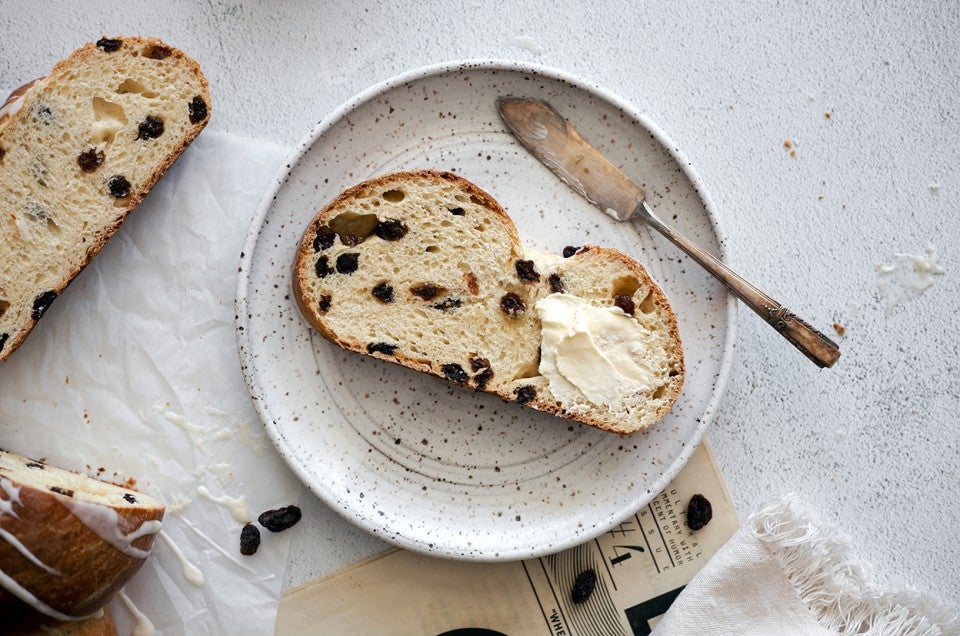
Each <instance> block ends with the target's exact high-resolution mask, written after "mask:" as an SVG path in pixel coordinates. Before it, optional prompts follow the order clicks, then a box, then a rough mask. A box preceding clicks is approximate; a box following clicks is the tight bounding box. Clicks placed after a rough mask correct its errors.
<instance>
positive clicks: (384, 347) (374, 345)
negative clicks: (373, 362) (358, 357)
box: [367, 342, 397, 356]
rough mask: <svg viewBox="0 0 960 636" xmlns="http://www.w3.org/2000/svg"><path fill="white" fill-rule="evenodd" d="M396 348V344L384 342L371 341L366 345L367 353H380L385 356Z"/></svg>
mask: <svg viewBox="0 0 960 636" xmlns="http://www.w3.org/2000/svg"><path fill="white" fill-rule="evenodd" d="M396 350H397V345H395V344H388V343H386V342H371V343H370V344H368V345H367V353H382V354H383V355H385V356H392V355H393V352H394V351H396Z"/></svg>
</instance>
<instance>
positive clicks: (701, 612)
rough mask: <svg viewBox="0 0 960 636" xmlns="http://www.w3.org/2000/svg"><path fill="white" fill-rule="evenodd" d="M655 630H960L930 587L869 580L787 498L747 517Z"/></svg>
mask: <svg viewBox="0 0 960 636" xmlns="http://www.w3.org/2000/svg"><path fill="white" fill-rule="evenodd" d="M653 634H654V636H680V635H682V636H689V635H693V634H711V635H713V636H719V635H725V634H731V635H732V634H736V635H757V636H760V635H779V634H789V635H797V636H837V635H840V636H848V635H849V636H853V635H857V636H947V635H955V634H960V617H958V615H957V614H956V610H955V609H954V608H950V607H948V606H947V605H946V604H945V603H942V602H940V601H938V600H936V599H934V598H931V597H930V596H929V595H926V594H923V593H921V592H917V591H915V590H910V589H887V588H883V587H880V586H878V585H875V584H873V583H870V582H869V581H867V580H866V579H865V577H864V574H863V568H862V567H861V565H860V564H859V563H858V562H857V561H856V559H855V558H854V557H853V555H852V549H851V544H850V542H849V541H848V540H847V539H845V538H844V537H843V536H842V535H841V533H840V532H839V531H838V530H837V529H835V528H832V527H830V526H828V525H826V524H823V523H822V522H821V521H820V520H818V519H817V518H816V517H815V515H813V514H812V513H811V512H809V511H808V510H806V509H804V508H803V506H802V505H801V504H800V503H799V502H798V501H797V500H796V499H795V498H793V497H787V498H784V499H782V500H779V501H775V502H773V503H771V504H769V505H767V506H766V507H764V508H763V509H762V510H760V511H759V512H758V513H756V514H754V515H753V516H751V517H750V519H749V520H748V522H747V523H746V524H744V526H743V527H742V528H741V529H740V530H739V531H738V532H737V533H736V534H735V535H734V536H733V537H732V538H731V539H730V541H728V542H727V543H726V544H725V545H724V546H723V548H721V549H720V551H719V552H717V554H716V555H714V557H713V558H712V559H711V560H710V562H709V563H708V564H707V565H706V566H705V567H704V568H703V570H701V571H700V572H699V573H698V574H697V576H696V577H694V579H693V580H692V581H691V582H690V583H689V584H688V585H687V586H686V588H685V589H684V591H683V593H681V594H680V596H678V597H677V599H676V600H675V601H674V603H673V605H672V606H671V607H670V610H669V611H668V612H667V614H666V615H665V616H664V617H663V619H662V620H661V621H660V622H659V624H658V625H657V627H656V629H655V630H654V632H653Z"/></svg>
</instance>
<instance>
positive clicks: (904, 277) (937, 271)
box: [877, 245, 943, 313]
mask: <svg viewBox="0 0 960 636" xmlns="http://www.w3.org/2000/svg"><path fill="white" fill-rule="evenodd" d="M877 273H878V280H877V287H878V288H879V290H880V297H881V298H882V299H883V308H884V311H886V312H887V313H889V312H891V311H892V310H893V308H894V307H896V306H897V305H899V304H900V303H902V302H904V301H906V300H910V299H912V298H917V297H918V296H920V294H922V293H923V292H925V291H927V290H928V289H929V288H930V287H931V286H932V285H933V277H934V276H941V275H943V268H942V267H940V257H939V255H938V254H937V250H936V249H934V247H933V246H932V245H931V246H928V247H927V249H926V254H925V255H924V256H914V255H912V254H894V255H893V259H892V262H889V263H884V264H882V265H880V266H879V267H877Z"/></svg>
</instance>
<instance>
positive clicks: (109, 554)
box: [0, 451, 164, 627]
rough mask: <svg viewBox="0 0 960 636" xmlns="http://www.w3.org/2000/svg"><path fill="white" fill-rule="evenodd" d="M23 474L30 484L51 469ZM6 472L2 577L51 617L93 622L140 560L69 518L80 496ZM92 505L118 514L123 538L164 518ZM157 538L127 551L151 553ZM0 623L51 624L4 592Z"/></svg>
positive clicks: (142, 509)
mask: <svg viewBox="0 0 960 636" xmlns="http://www.w3.org/2000/svg"><path fill="white" fill-rule="evenodd" d="M0 452H4V453H5V455H6V456H8V457H10V456H12V454H11V453H6V452H5V451H0ZM24 459H25V458H24ZM31 464H37V463H36V462H31ZM28 470H30V471H32V472H29V473H27V475H28V476H29V477H33V476H35V477H36V479H34V480H33V481H36V480H40V479H43V478H44V477H45V476H46V475H47V473H48V472H49V471H50V470H56V469H55V468H53V467H51V466H46V465H45V468H44V469H28ZM10 472H11V471H9V470H6V469H5V470H3V471H0V479H3V480H4V482H3V483H2V484H0V485H2V486H4V487H3V488H0V500H2V501H4V502H5V507H6V508H8V509H9V511H8V512H7V513H5V514H0V531H2V532H0V572H2V573H3V574H4V575H6V576H7V577H10V578H12V579H13V580H14V581H16V583H17V585H19V586H20V587H21V588H23V589H25V590H26V591H27V592H29V593H30V594H32V595H33V596H34V597H35V598H36V599H38V600H39V601H40V602H42V603H44V604H45V605H47V606H49V607H50V608H52V609H54V610H55V611H57V612H60V613H62V614H64V615H66V616H70V617H75V618H77V619H81V618H85V617H88V616H90V615H91V614H94V613H95V612H96V611H97V610H98V609H100V608H101V607H103V606H104V605H105V604H106V603H107V602H108V601H109V600H110V598H111V597H113V595H114V594H115V593H116V592H117V591H119V590H120V588H122V587H123V586H124V585H125V584H126V583H127V581H129V580H130V578H131V577H133V575H134V574H136V572H137V571H138V570H139V569H140V567H141V566H142V565H143V564H144V562H145V559H143V558H137V557H136V556H131V555H128V554H126V553H124V552H121V551H120V550H118V549H117V548H116V547H114V546H113V545H111V544H110V543H108V542H107V541H106V540H105V539H104V538H102V537H101V536H100V535H99V534H97V533H96V532H95V531H94V530H93V529H91V527H88V525H86V524H85V523H84V522H83V520H81V519H80V517H78V516H77V515H76V514H75V513H74V512H72V511H71V508H70V506H71V500H72V499H73V497H74V496H78V495H71V496H68V495H67V494H61V493H57V492H51V491H50V490H49V489H47V488H46V487H44V486H42V485H40V484H36V483H31V482H30V480H28V479H27V478H26V477H23V476H17V475H15V474H10ZM90 481H91V482H94V481H95V480H92V479H91V480H90ZM11 493H14V494H13V495H12V494H11ZM138 496H140V497H141V501H149V502H152V501H153V500H149V499H148V498H146V497H143V496H141V495H139V493H138ZM86 505H94V504H86ZM95 505H97V506H100V505H102V506H104V508H110V509H112V510H113V511H115V512H116V514H117V515H118V525H117V528H118V529H119V531H120V532H122V533H123V534H130V533H132V532H134V531H136V530H137V529H140V528H141V526H142V525H143V524H144V523H147V522H151V521H161V520H162V519H163V515H164V507H163V506H162V505H155V504H152V503H143V504H142V505H136V506H123V507H121V506H110V505H107V504H95ZM155 536H156V535H155V534H154V533H146V534H144V535H143V536H140V537H138V538H136V539H134V540H133V541H132V542H130V546H131V547H132V548H135V549H137V550H142V551H143V552H144V553H146V552H149V550H150V549H151V547H152V545H153V542H154V538H155ZM10 537H12V538H14V539H15V540H16V541H18V542H19V543H20V544H21V547H22V548H25V549H26V550H27V551H28V552H29V553H30V554H32V555H33V557H34V558H35V559H36V560H37V561H39V562H40V563H42V564H44V565H45V566H47V568H50V569H52V570H54V571H55V572H50V571H48V570H47V569H45V568H43V567H40V566H38V565H37V564H36V562H34V561H32V560H31V559H30V558H28V556H27V555H25V554H24V553H23V552H22V551H21V549H19V548H18V546H17V545H15V543H14V542H13V541H10V540H9V538H10ZM0 617H3V624H4V625H6V626H10V627H13V626H29V625H38V624H51V623H55V622H57V621H56V620H55V619H52V618H51V617H49V616H47V615H46V614H44V613H42V612H39V611H37V610H36V609H35V608H34V607H32V606H31V605H30V604H28V603H26V602H24V601H23V600H21V599H20V598H18V597H17V596H15V595H14V594H13V593H12V592H11V591H8V590H7V589H6V588H5V586H2V585H0Z"/></svg>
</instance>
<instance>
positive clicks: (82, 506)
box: [61, 498, 163, 559]
mask: <svg viewBox="0 0 960 636" xmlns="http://www.w3.org/2000/svg"><path fill="white" fill-rule="evenodd" d="M61 503H63V505H64V506H65V507H66V508H67V510H69V511H70V512H71V513H73V515H74V516H75V517H76V518H77V519H79V520H80V521H81V522H82V523H83V525H85V526H87V527H88V528H90V530H92V531H93V532H94V533H95V534H96V535H97V536H98V537H100V538H101V539H103V540H104V541H106V542H107V543H109V544H110V545H112V546H113V547H114V548H116V549H117V550H119V551H120V552H122V553H124V554H126V555H127V556H131V557H133V558H135V559H146V558H147V557H148V556H150V550H141V549H140V548H136V547H134V546H133V545H132V543H133V542H134V541H135V540H136V539H139V538H140V537H142V536H144V535H148V534H156V533H157V532H159V531H160V529H161V528H162V527H163V524H162V523H161V522H159V521H156V520H154V521H145V522H143V523H142V524H140V526H139V527H138V528H136V529H135V530H133V531H132V532H130V533H128V534H124V532H123V528H121V519H120V515H119V514H118V513H117V511H116V510H114V509H113V508H110V507H108V506H103V505H99V504H93V503H88V502H85V501H77V500H76V499H67V498H63V499H62V500H61Z"/></svg>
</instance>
